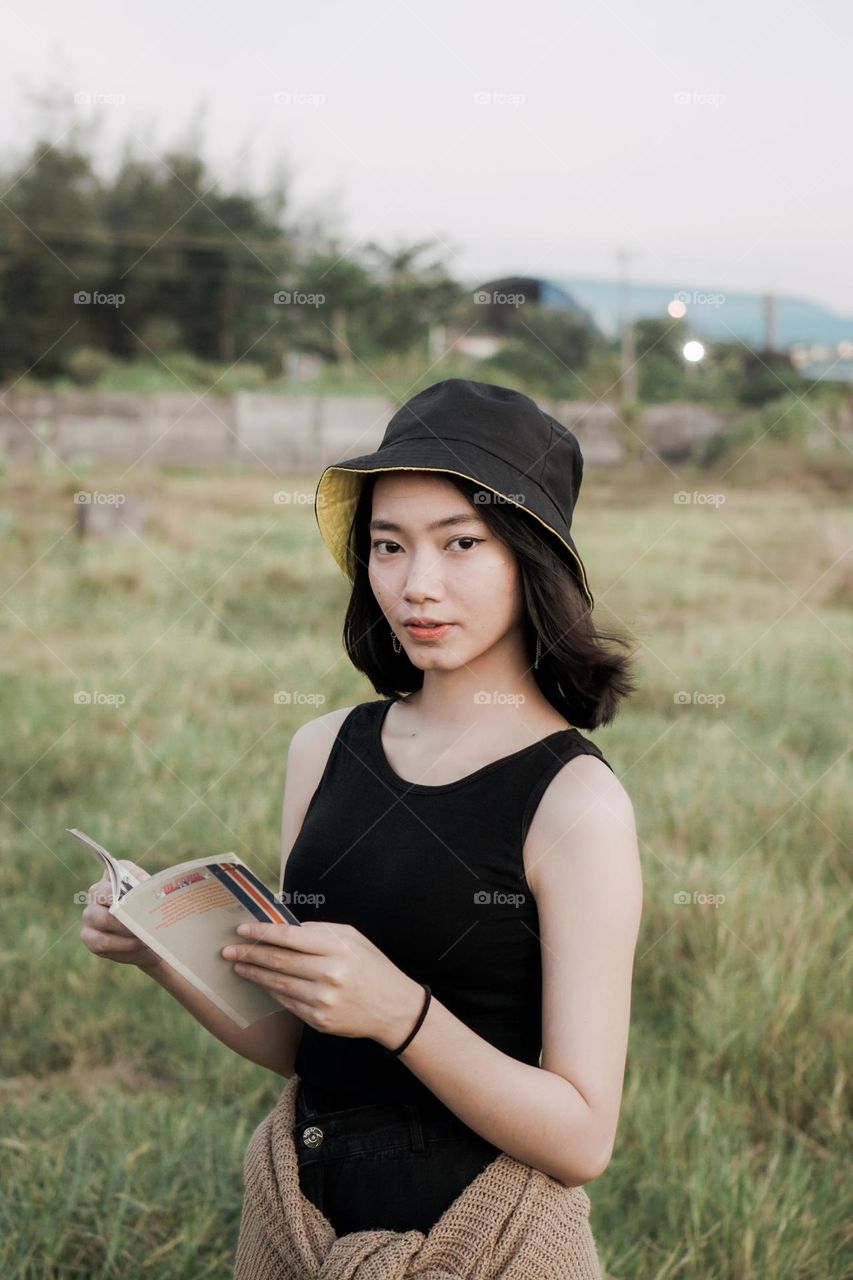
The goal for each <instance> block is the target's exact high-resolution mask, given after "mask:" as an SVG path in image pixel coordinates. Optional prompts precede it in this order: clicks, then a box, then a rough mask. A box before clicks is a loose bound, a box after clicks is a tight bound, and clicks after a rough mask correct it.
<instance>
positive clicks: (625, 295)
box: [616, 249, 637, 401]
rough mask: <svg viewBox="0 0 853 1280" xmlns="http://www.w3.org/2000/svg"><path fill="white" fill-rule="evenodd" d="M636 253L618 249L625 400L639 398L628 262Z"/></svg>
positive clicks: (623, 396)
mask: <svg viewBox="0 0 853 1280" xmlns="http://www.w3.org/2000/svg"><path fill="white" fill-rule="evenodd" d="M635 256H636V255H635V254H632V253H629V251H628V250H627V249H617V250H616V258H617V261H618V263H619V329H620V334H621V344H620V359H619V363H620V370H619V373H620V377H619V384H620V385H619V390H620V398H621V399H622V400H623V401H635V400H636V399H637V366H636V348H635V345H634V317H633V315H632V314H631V285H630V281H629V279H628V263H629V261H630V259H631V258H632V257H635Z"/></svg>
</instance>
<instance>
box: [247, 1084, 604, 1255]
mask: <svg viewBox="0 0 853 1280" xmlns="http://www.w3.org/2000/svg"><path fill="white" fill-rule="evenodd" d="M298 1087H299V1077H298V1076H297V1075H293V1076H290V1077H289V1079H288V1080H287V1083H286V1084H285V1086H284V1089H283V1090H282V1093H281V1096H280V1098H279V1100H278V1102H277V1103H276V1105H275V1107H274V1108H273V1110H272V1111H271V1112H270V1113H269V1115H268V1116H266V1117H265V1118H264V1119H263V1120H262V1121H261V1123H260V1124H259V1125H258V1127H257V1128H256V1129H255V1132H254V1133H253V1134H252V1137H251V1139H250V1141H249V1145H248V1147H247V1148H246V1154H245V1157H244V1161H243V1180H244V1198H243V1212H242V1218H241V1221H240V1236H239V1239H238V1241H237V1253H236V1258H235V1269H234V1280H403V1278H404V1277H408V1276H417V1277H419V1280H491V1278H492V1277H495V1278H497V1277H504V1280H602V1275H601V1268H600V1266H599V1262H598V1257H597V1254H596V1250H595V1243H594V1240H593V1236H592V1231H591V1229H590V1225H589V1209H590V1202H589V1197H588V1196H587V1194H586V1192H585V1191H584V1190H583V1188H582V1187H572V1188H568V1187H564V1186H563V1185H562V1184H561V1183H560V1182H558V1181H557V1180H556V1179H555V1178H551V1177H549V1176H548V1175H547V1174H545V1173H542V1172H541V1171H540V1170H538V1169H533V1168H531V1167H530V1166H529V1165H526V1164H521V1163H520V1162H519V1161H518V1160H515V1159H513V1158H512V1157H511V1156H508V1155H507V1154H506V1153H505V1152H502V1153H501V1154H500V1155H499V1156H497V1157H496V1158H495V1159H494V1160H493V1161H492V1162H491V1163H490V1164H489V1165H487V1166H486V1168H485V1169H483V1171H482V1172H481V1173H479V1174H478V1175H477V1177H476V1178H474V1180H473V1181H472V1182H470V1183H469V1184H468V1186H467V1187H466V1188H465V1189H464V1191H463V1192H462V1193H461V1194H460V1195H459V1196H457V1198H456V1199H455V1200H454V1201H453V1203H452V1204H451V1205H450V1206H449V1207H448V1208H447V1209H446V1210H445V1212H444V1213H443V1214H442V1215H441V1217H440V1218H439V1220H438V1222H436V1224H435V1225H434V1226H433V1228H432V1230H431V1231H430V1232H429V1234H428V1235H426V1236H425V1235H424V1234H423V1232H422V1231H415V1230H412V1231H402V1232H401V1231H384V1230H383V1231H352V1232H348V1233H347V1234H346V1235H343V1236H338V1235H336V1233H335V1230H334V1228H333V1227H332V1224H331V1223H330V1222H329V1220H328V1218H327V1217H326V1216H325V1215H324V1214H322V1213H321V1212H320V1210H319V1209H318V1208H317V1207H316V1205H314V1204H312V1202H311V1201H310V1200H309V1199H308V1198H307V1196H305V1195H304V1194H303V1192H302V1189H301V1187H300V1185H299V1166H298V1164H297V1159H296V1147H295V1144H294V1140H293V1128H294V1124H295V1101H296V1093H297V1089H298Z"/></svg>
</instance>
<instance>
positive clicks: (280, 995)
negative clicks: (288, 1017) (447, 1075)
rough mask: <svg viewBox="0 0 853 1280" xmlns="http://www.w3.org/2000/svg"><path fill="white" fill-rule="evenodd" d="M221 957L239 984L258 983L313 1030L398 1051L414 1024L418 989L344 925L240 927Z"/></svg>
mask: <svg viewBox="0 0 853 1280" xmlns="http://www.w3.org/2000/svg"><path fill="white" fill-rule="evenodd" d="M237 932H238V933H239V934H240V935H241V937H242V938H243V939H244V941H243V942H242V943H232V944H230V945H229V946H227V947H224V948H223V950H222V955H223V956H224V958H225V959H226V960H228V961H236V963H235V964H234V971H235V973H236V974H237V975H238V977H241V978H248V979H249V981H250V982H257V983H258V984H259V986H262V987H264V988H265V990H267V991H268V992H269V994H270V995H271V996H272V997H273V999H274V1000H277V1001H278V1003H279V1004H280V1005H282V1007H283V1008H285V1009H288V1010H289V1011H290V1012H291V1013H294V1014H296V1016H297V1017H299V1018H301V1019H302V1020H303V1022H307V1023H308V1025H309V1026H311V1027H313V1028H314V1029H315V1030H316V1031H323V1032H326V1033H327V1034H329V1035H335V1036H368V1037H370V1038H371V1039H374V1040H378V1041H379V1043H380V1044H382V1045H384V1046H385V1048H387V1049H396V1048H397V1046H398V1045H399V1044H402V1042H403V1041H404V1040H405V1038H406V1036H407V1035H408V1033H409V1031H410V1030H411V1029H412V1027H413V1026H414V1024H415V1022H416V1021H417V1018H418V1014H419V1013H420V1011H421V1006H422V1004H423V997H424V989H423V987H422V986H421V984H420V983H419V982H415V981H414V979H412V978H410V977H408V976H407V975H406V974H405V973H403V971H402V969H398V968H397V966H396V965H395V964H394V963H393V962H392V961H391V960H389V959H388V957H387V956H386V955H385V954H384V953H383V952H382V951H380V950H379V948H378V947H375V946H374V945H373V943H372V942H371V941H370V940H369V939H368V938H366V937H365V936H364V934H363V933H360V932H359V930H358V929H356V928H354V927H353V926H352V925H349V924H336V923H333V922H331V921H329V922H327V921H322V920H309V921H307V922H305V923H303V924H271V923H270V924H268V923H265V922H263V921H260V920H258V921H253V922H252V923H250V924H241V925H239V926H238V928H237Z"/></svg>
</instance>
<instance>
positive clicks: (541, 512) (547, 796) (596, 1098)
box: [84, 379, 642, 1235]
mask: <svg viewBox="0 0 853 1280" xmlns="http://www.w3.org/2000/svg"><path fill="white" fill-rule="evenodd" d="M581 475H582V460H581V455H580V449H579V447H578V444H577V441H576V440H575V438H574V436H573V435H572V434H571V433H570V432H568V431H566V430H565V428H563V427H562V426H561V425H560V424H559V423H557V422H556V421H555V420H554V419H552V418H550V417H549V416H548V415H547V414H545V413H543V412H542V411H541V410H540V409H539V408H538V407H537V406H536V405H535V404H534V402H533V401H532V400H530V399H528V397H526V396H522V395H520V394H519V393H518V392H515V391H512V390H510V389H508V388H503V387H495V386H491V385H489V384H484V383H478V382H471V381H467V380H462V379H449V380H447V381H444V382H441V383H438V384H435V385H434V386H433V387H430V388H428V389H427V390H426V391H425V392H422V393H420V395H418V396H415V397H414V398H413V399H412V400H410V401H409V402H408V403H407V404H406V405H404V406H403V407H402V408H401V409H400V410H399V411H398V412H397V414H395V416H394V417H393V418H392V420H391V422H390V423H389V426H388V428H387V430H386V433H385V436H384V438H383V442H382V445H381V446H380V448H379V449H378V450H377V451H376V452H375V453H373V454H369V455H363V456H362V457H360V458H355V459H350V460H348V461H346V462H342V463H339V464H336V465H335V466H334V467H330V468H327V469H326V470H325V471H324V472H323V475H322V476H321V479H320V483H319V485H318V492H317V505H316V514H317V520H318V523H319V526H320V530H321V533H322V535H323V537H324V539H325V541H326V543H327V545H328V546H329V549H330V551H331V552H332V554H333V556H334V558H335V559H336V561H337V562H338V564H339V565H340V566H341V568H343V569H344V570H345V571H346V573H347V575H348V577H349V578H350V581H351V583H352V594H351V598H350V602H349V607H348V610H347V614H346V620H345V624H344V645H345V648H346V651H347V654H348V656H349V658H350V660H351V661H352V662H353V664H354V665H355V666H356V668H357V669H358V670H360V671H362V672H363V673H364V674H365V675H366V676H367V677H368V679H369V680H370V682H371V684H372V686H373V687H374V688H375V690H376V691H377V692H378V693H379V694H381V695H383V696H382V698H381V699H380V700H379V701H368V702H364V703H360V704H358V705H356V706H353V707H344V708H342V709H340V710H337V711H333V712H330V713H328V714H326V715H322V716H319V717H317V718H316V719H314V720H311V721H309V722H308V723H306V724H305V725H303V726H302V727H301V728H300V729H298V730H297V732H296V733H295V734H294V736H293V739H292V741H291V746H290V751H289V755H288V766H287V778H286V785H285V795H284V807H283V818H282V869H281V888H282V890H283V892H284V893H285V894H286V895H287V897H286V899H285V900H286V901H288V902H289V904H290V906H291V909H292V910H293V911H294V912H295V914H296V915H297V917H298V918H299V919H300V920H301V921H302V924H301V926H295V925H290V926H288V925H261V924H258V925H252V926H249V927H248V931H247V933H246V935H245V938H246V940H245V942H243V943H241V944H239V945H237V946H236V947H233V948H227V949H226V953H225V954H226V955H227V958H229V959H232V960H233V961H234V962H235V963H236V964H237V972H239V973H241V974H242V975H243V976H244V977H245V978H246V979H247V980H250V981H255V982H258V983H260V984H261V985H263V986H264V987H266V988H267V989H268V990H269V991H270V992H271V993H272V994H273V995H274V996H275V998H276V999H277V1000H278V1001H279V1002H280V1003H281V1005H282V1008H283V1012H282V1014H281V1015H278V1014H275V1015H272V1016H271V1017H269V1018H267V1019H264V1020H263V1021H262V1022H261V1023H258V1024H256V1026H255V1027H253V1028H249V1029H248V1031H246V1032H241V1033H235V1032H234V1031H233V1029H230V1028H227V1027H225V1026H223V1021H224V1020H223V1019H222V1018H221V1016H217V1015H216V1014H215V1013H213V1012H211V1008H210V1007H207V1006H206V1004H205V1006H202V1004H201V1000H200V997H199V996H198V993H195V992H192V991H191V990H188V989H187V988H186V986H185V985H182V984H181V982H180V981H179V980H178V979H177V978H176V975H174V974H173V973H170V972H166V971H164V969H163V967H162V966H160V965H158V964H157V963H156V962H153V961H152V962H151V963H150V964H149V963H148V961H149V960H150V957H146V956H145V955H144V954H142V953H140V952H139V948H138V944H134V943H133V942H132V941H131V940H130V939H126V940H125V939H121V940H120V941H122V942H123V943H124V945H125V946H126V948H127V953H128V955H135V957H136V958H135V960H134V962H135V963H140V962H141V963H143V964H144V965H145V966H146V967H147V968H148V969H149V971H150V972H151V973H152V976H154V977H155V979H156V980H157V981H158V982H160V983H161V985H163V986H165V987H166V988H167V989H168V990H170V991H171V992H172V994H173V995H175V996H176V998H177V999H179V1000H180V1001H181V1002H182V1003H184V1004H185V1005H186V1006H187V1007H188V1008H189V1009H190V1010H191V1011H192V1012H193V1013H194V1014H195V1016H196V1017H198V1018H199V1020H200V1021H202V1022H203V1023H204V1025H206V1026H208V1027H209V1028H210V1030H211V1031H213V1033H214V1034H216V1035H218V1036H219V1038H220V1039H222V1040H224V1041H225V1042H226V1043H230V1044H231V1045H232V1046H233V1047H235V1048H236V1049H237V1050H238V1052H242V1053H244V1054H245V1056H247V1057H250V1058H252V1060H254V1061H258V1062H262V1063H264V1065H267V1066H270V1067H271V1068H272V1069H273V1070H276V1071H279V1072H280V1073H281V1074H282V1075H285V1076H292V1075H294V1074H296V1075H297V1076H298V1078H299V1092H298V1095H297V1101H296V1110H295V1121H296V1123H295V1125H294V1130H293V1138H294V1142H295V1144H296V1149H297V1152H298V1163H299V1182H300V1188H301V1191H302V1192H303V1194H304V1195H305V1197H307V1198H308V1199H309V1200H310V1201H311V1202H312V1203H313V1204H314V1205H316V1206H317V1208H319V1209H320V1210H321V1211H322V1213H323V1214H324V1215H325V1216H326V1218H327V1219H328V1220H329V1222H330V1223H331V1224H332V1226H333V1227H334V1229H335V1231H336V1232H337V1234H338V1235H343V1234H345V1233H349V1232H354V1231H367V1230H374V1229H381V1228H385V1229H388V1230H392V1231H400V1232H404V1231H409V1230H411V1229H417V1230H420V1231H423V1232H424V1233H426V1232H429V1231H430V1229H431V1228H432V1227H433V1225H434V1224H435V1223H436V1222H437V1221H438V1219H439V1218H440V1217H441V1215H442V1214H443V1213H444V1211H445V1210H446V1209H447V1208H448V1207H449V1206H450V1205H451V1204H452V1202H453V1201H454V1200H455V1199H456V1198H457V1197H458V1196H459V1195H460V1194H461V1193H462V1192H463V1191H464V1189H465V1188H466V1187H467V1186H468V1185H469V1184H470V1182H471V1181H472V1180H473V1179H474V1178H475V1177H476V1176H477V1175H478V1174H479V1173H480V1172H481V1171H482V1170H483V1169H485V1167H486V1166H487V1165H488V1164H489V1163H490V1162H491V1161H493V1160H494V1159H495V1158H496V1157H497V1156H498V1155H499V1154H500V1153H501V1152H506V1153H508V1154H509V1155H510V1156H512V1157H514V1158H515V1159H516V1160H518V1161H521V1162H523V1163H524V1164H527V1165H529V1166H531V1167H532V1168H533V1169H537V1170H540V1171H542V1172H543V1173H545V1174H547V1175H549V1176H550V1177H552V1178H554V1179H556V1180H557V1181H558V1182H559V1183H561V1184H563V1185H564V1186H565V1187H577V1186H581V1185H582V1184H584V1183H586V1182H589V1181H590V1180H592V1179H594V1178H596V1177H598V1176H599V1175H600V1174H601V1173H602V1172H603V1170H604V1169H605V1168H606V1167H607V1164H608V1162H609V1160H610V1158H611V1155H612V1152H613V1148H614V1142H615V1136H616V1130H617V1122H618V1116H619V1110H620V1103H621V1096H622V1086H623V1079H624V1070H625V1062H626V1052H627V1043H628V1030H629V1017H630V1003H631V976H632V968H633V957H634V949H635V944H636V939H637V934H638V929H639V921H640V914H641V907H642V883H641V874H640V860H639V854H638V847H637V836H636V830H635V825H634V814H633V808H632V805H631V801H630V799H629V797H628V795H627V793H626V792H625V790H624V788H623V787H622V785H621V783H620V782H619V781H618V779H617V778H616V776H615V774H614V772H613V770H612V769H611V767H610V765H609V764H608V762H607V761H606V760H605V759H604V756H603V755H602V753H601V751H600V750H599V748H598V747H597V746H596V745H595V744H594V743H593V742H592V741H591V740H590V738H588V737H587V736H585V735H584V734H583V733H582V732H581V728H586V729H594V728H596V727H598V726H599V725H603V724H606V723H608V722H609V721H611V720H612V719H613V717H614V716H615V714H616V712H617V709H618V705H619V702H620V699H621V698H623V697H625V696H626V695H628V694H629V693H630V692H631V691H632V690H633V688H634V685H633V682H632V678H631V673H630V669H629V660H628V658H627V657H626V656H625V654H624V653H622V652H619V651H618V650H616V649H615V648H614V647H613V645H614V644H618V645H624V643H625V642H624V641H623V640H621V639H620V638H619V637H617V636H613V635H604V634H602V633H600V632H598V631H597V630H596V628H595V627H594V625H593V623H592V620H591V607H592V603H593V600H592V595H591V592H590V590H589V586H588V583H587V578H586V573H585V570H584V566H583V564H582V562H581V560H580V557H579V555H578V553H577V549H576V547H575V544H574V541H573V539H572V537H571V534H570V532H569V528H570V523H571V516H572V512H573V509H574V506H575V504H576V501H577V496H578V492H579V488H580V482H581ZM579 726H580V727H579ZM99 910H102V909H99V908H87V909H86V912H84V918H86V917H88V919H89V921H90V922H91V923H90V925H89V927H88V929H86V930H84V940H85V941H86V942H87V945H90V946H91V947H92V949H93V950H97V951H98V953H99V954H109V953H110V952H113V951H115V952H117V951H119V950H120V948H119V940H118V939H116V940H115V941H114V942H112V943H109V944H105V943H104V935H102V934H100V933H99V932H98V931H99V930H100V929H101V928H102V927H107V921H105V920H103V918H102V917H101V916H100V915H98V916H95V915H94V914H92V913H93V912H96V911H99ZM108 927H109V928H111V929H113V930H116V922H114V921H112V920H111V919H110V920H109V926H108ZM116 932H118V931H117V930H116ZM96 933H97V935H98V941H99V945H98V946H97V947H96V946H94V945H92V944H93V942H94V941H95V940H96ZM113 938H115V934H113ZM115 958H119V957H118V956H116V957H115Z"/></svg>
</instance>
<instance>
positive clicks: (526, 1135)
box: [386, 756, 642, 1187]
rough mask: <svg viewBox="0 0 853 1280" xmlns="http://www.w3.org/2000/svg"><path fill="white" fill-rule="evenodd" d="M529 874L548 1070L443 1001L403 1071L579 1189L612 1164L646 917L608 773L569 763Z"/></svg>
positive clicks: (542, 813) (411, 1013) (547, 809)
mask: <svg viewBox="0 0 853 1280" xmlns="http://www.w3.org/2000/svg"><path fill="white" fill-rule="evenodd" d="M525 866H526V870H527V879H528V883H529V884H530V887H531V889H532V890H533V892H534V894H535V896H536V902H537V906H538V910H539V926H540V943H541V948H542V974H543V993H542V997H543V998H542V1015H543V1028H542V1035H543V1053H542V1065H541V1067H534V1066H530V1065H529V1064H528V1063H525V1062H519V1061H518V1060H516V1059H515V1058H511V1057H510V1056H509V1055H507V1054H505V1053H502V1052H501V1051H500V1050H499V1049H497V1048H495V1046H494V1045H492V1044H490V1043H488V1042H487V1041H486V1040H485V1039H483V1037H482V1036H479V1035H477V1034H476V1032H474V1031H472V1030H471V1028H470V1027H468V1026H466V1025H465V1023H463V1022H462V1021H461V1020H460V1019H459V1018H457V1017H456V1016H455V1015H454V1014H453V1013H451V1012H450V1010H449V1009H447V1008H446V1007H445V1006H444V1005H443V1004H442V1003H441V1001H437V1000H433V1003H432V1005H431V1006H430V1009H429V1012H428V1013H427V1017H426V1019H425V1021H424V1023H423V1026H422V1027H421V1028H420V1029H419V1030H418V1033H417V1035H416V1036H415V1037H414V1039H413V1040H412V1043H411V1044H410V1045H409V1047H408V1048H407V1049H405V1050H404V1051H403V1053H402V1054H401V1055H400V1061H401V1062H404V1063H405V1064H406V1066H407V1067H409V1068H410V1070H411V1071H412V1072H413V1073H414V1074H415V1075H416V1076H417V1077H418V1078H419V1079H420V1080H422V1081H423V1083H424V1084H425V1085H426V1086H427V1087H428V1088H429V1089H431V1090H432V1092H433V1093H434V1094H436V1096H437V1097H438V1098H440V1099H441V1101H442V1102H444V1103H445V1104H446V1106H448V1107H449V1108H450V1109H451V1111H453V1112H455V1114H456V1115H457V1116H459V1117H460V1118H461V1119H462V1120H464V1122H465V1123H466V1124H467V1125H469V1127H470V1128H472V1129H474V1130H475V1132H477V1133H479V1134H480V1135H481V1137H484V1138H486V1139H487V1141H489V1142H493V1143H494V1144H495V1146H497V1147H500V1148H501V1150H503V1151H506V1152H508V1153H509V1154H510V1155H512V1156H514V1157H515V1158H516V1159H517V1160H521V1161H523V1162H524V1163H526V1164H529V1165H532V1166H533V1167H534V1168H537V1169H541V1170H542V1171H543V1172H545V1173H548V1174H550V1175H551V1176H552V1177H554V1178H556V1179H558V1180H559V1181H560V1182H562V1183H564V1184H565V1185H566V1186H570V1187H571V1186H579V1185H581V1184H583V1183H584V1182H589V1181H591V1180H592V1179H593V1178H597V1177H599V1175H600V1174H601V1173H602V1172H603V1171H604V1169H606V1167H607V1164H608V1163H609V1160H610V1157H611V1154H612V1152H613V1145H614V1140H615V1136H616V1128H617V1123H618V1117H619V1109H620V1102H621V1096H622V1084H623V1076H624V1070H625V1060H626V1051H627V1043H628V1023H629V1016H630V1003H631V975H632V968H633V958H634V949H635V945H636V941H637V935H638V930H639V924H640V915H641V910H642V879H641V873H640V859H639V849H638V845H637V835H636V829H635V824H634V813H633V807H632V805H631V802H630V800H629V798H628V796H627V793H626V792H625V791H624V789H623V787H622V785H621V783H619V782H618V780H617V779H616V778H615V777H614V776H613V775H612V774H611V773H610V771H609V769H608V768H607V766H606V765H604V764H602V763H601V761H598V760H595V758H594V757H588V756H584V757H581V758H579V759H576V760H572V761H570V762H569V763H568V764H566V765H565V766H564V767H563V768H562V769H561V770H560V772H559V773H558V774H557V776H556V778H555V779H554V780H553V781H552V782H551V783H550V785H549V787H548V789H547V790H546V793H545V795H544V796H543V798H542V800H541V801H540V804H539V807H538V808H537V811H536V814H535V815H534V819H533V823H532V824H531V827H530V832H529V834H528V838H527V841H526V842H525ZM412 988H413V989H412V992H411V994H410V998H409V999H407V1000H403V999H401V1001H400V1015H399V1025H397V1026H396V1027H394V1028H392V1029H391V1030H390V1032H389V1039H388V1044H387V1045H386V1047H389V1048H390V1047H391V1045H392V1043H394V1044H399V1043H400V1041H401V1040H402V1039H404V1038H405V1036H406V1035H407V1034H408V1031H409V1029H410V1028H411V1027H412V1026H413V1025H414V1022H415V1019H416V1017H417V1014H418V1012H419V1010H420V1006H421V1004H422V1002H423V992H422V991H420V990H419V989H418V986H417V984H415V983H413V984H412ZM404 1006H405V1007H404Z"/></svg>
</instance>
